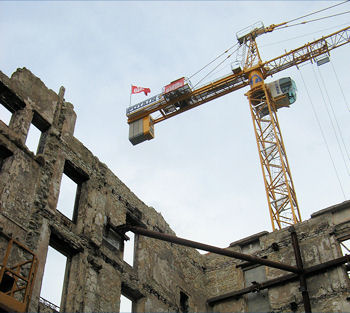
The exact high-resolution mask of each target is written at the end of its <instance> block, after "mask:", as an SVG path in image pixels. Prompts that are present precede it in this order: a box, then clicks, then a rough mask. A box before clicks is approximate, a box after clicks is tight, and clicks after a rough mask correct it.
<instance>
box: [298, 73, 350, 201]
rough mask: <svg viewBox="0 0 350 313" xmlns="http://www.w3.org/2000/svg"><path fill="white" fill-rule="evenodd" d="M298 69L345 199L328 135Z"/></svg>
mask: <svg viewBox="0 0 350 313" xmlns="http://www.w3.org/2000/svg"><path fill="white" fill-rule="evenodd" d="M298 70H299V74H300V76H301V79H302V81H303V83H304V87H305V90H306V93H307V96H308V98H309V102H310V103H311V107H312V111H313V113H314V116H315V119H316V121H317V124H318V127H319V129H320V132H321V135H322V138H323V141H324V143H325V145H326V148H327V151H328V155H329V157H330V159H331V162H332V164H333V169H334V172H335V175H336V177H337V180H338V183H339V186H340V189H341V191H342V194H343V196H344V199H346V197H345V193H344V189H343V185H342V183H341V181H340V178H339V174H338V171H337V169H336V167H335V163H334V160H333V157H332V154H331V151H330V149H329V146H328V142H327V139H326V136H325V134H324V132H323V129H322V126H321V123H320V120H319V118H318V116H317V113H316V109H315V105H314V103H313V101H312V99H311V96H310V93H309V90H308V88H307V86H306V83H305V80H304V77H303V75H302V73H301V71H300V69H299V68H298Z"/></svg>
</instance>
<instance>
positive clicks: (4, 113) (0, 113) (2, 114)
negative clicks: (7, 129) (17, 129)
mask: <svg viewBox="0 0 350 313" xmlns="http://www.w3.org/2000/svg"><path fill="white" fill-rule="evenodd" d="M12 114H13V112H12V111H11V110H10V109H9V108H8V107H7V106H5V105H4V104H2V103H1V102H0V119H1V120H2V121H3V122H4V123H5V124H6V125H7V126H10V122H11V118H12Z"/></svg>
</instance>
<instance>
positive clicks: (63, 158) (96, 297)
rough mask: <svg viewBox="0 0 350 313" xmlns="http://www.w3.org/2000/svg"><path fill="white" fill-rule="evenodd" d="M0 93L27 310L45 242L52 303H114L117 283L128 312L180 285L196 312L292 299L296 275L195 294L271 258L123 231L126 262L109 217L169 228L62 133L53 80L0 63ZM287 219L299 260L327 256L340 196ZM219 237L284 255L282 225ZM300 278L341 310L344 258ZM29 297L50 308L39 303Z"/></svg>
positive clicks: (6, 179) (238, 247) (342, 221)
mask: <svg viewBox="0 0 350 313" xmlns="http://www.w3.org/2000/svg"><path fill="white" fill-rule="evenodd" d="M0 103H1V105H4V106H5V107H7V108H8V109H9V110H10V111H12V112H13V114H12V119H11V122H10V124H9V126H7V125H6V124H4V123H3V122H2V121H0V156H2V160H3V161H2V162H1V168H0V227H1V229H0V230H1V231H2V232H3V233H5V234H7V235H9V236H11V237H15V238H16V239H18V240H19V241H20V242H22V243H23V244H25V245H26V246H27V247H28V248H29V249H31V250H33V251H34V252H35V253H36V254H37V256H38V258H39V268H38V273H37V278H36V281H35V285H34V289H33V296H32V300H31V303H30V307H29V311H31V312H34V311H38V310H39V296H40V290H41V284H42V277H43V273H44V269H45V260H46V255H47V251H48V246H49V245H51V246H52V247H53V248H55V249H57V250H58V251H60V252H61V253H63V254H65V255H66V256H67V257H68V263H67V268H66V278H65V283H64V287H63V297H62V302H61V311H63V312H73V311H75V312H102V311H104V312H107V311H108V312H118V311H119V305H120V295H121V293H123V294H125V295H126V296H128V297H129V298H131V299H133V300H134V304H133V310H135V311H137V312H170V311H171V312H173V311H181V304H180V297H181V296H180V295H181V294H182V295H184V294H185V295H187V296H188V310H189V311H196V312H199V311H202V312H206V311H215V312H225V311H227V312H232V311H237V312H244V311H264V310H265V311H276V312H277V311H290V310H291V307H290V305H291V303H295V304H296V305H297V311H299V312H301V311H303V305H302V298H301V293H300V291H299V282H298V280H296V281H292V282H288V283H286V284H283V285H279V286H276V287H273V288H269V289H266V290H263V291H262V290H261V291H259V292H255V293H250V294H247V295H244V296H241V297H239V298H237V299H232V298H227V299H225V300H222V301H219V302H216V303H215V304H213V305H208V304H207V300H208V299H209V300H210V299H211V298H213V297H216V296H220V295H223V294H226V293H230V292H233V291H237V290H241V289H243V288H245V287H248V286H250V285H251V284H252V281H256V282H257V283H259V282H263V281H265V280H270V279H273V278H276V277H280V276H283V275H285V274H286V273H285V272H283V271H281V270H276V269H271V268H267V267H265V266H258V267H257V266H253V265H252V264H247V263H246V262H242V261H239V260H236V259H232V258H228V257H224V256H218V255H215V254H211V253H209V254H206V255H201V254H199V253H198V252H197V251H196V250H194V249H190V248H185V247H180V246H177V245H173V244H170V243H166V242H162V241H159V240H155V239H150V238H146V237H143V236H135V258H134V264H133V266H130V265H129V264H127V263H126V262H125V261H123V247H124V239H126V238H125V237H124V235H123V233H122V232H120V231H119V228H118V226H121V225H124V224H131V225H142V226H145V227H147V228H148V229H151V230H156V231H160V232H163V233H167V234H174V232H173V231H172V230H171V228H170V227H169V225H168V224H167V223H166V221H165V220H164V219H163V217H162V215H161V214H160V213H158V212H156V211H155V210H154V209H153V208H151V207H148V206H147V205H146V204H144V203H143V202H142V201H141V200H140V199H138V198H137V196H136V195H134V194H133V193H132V192H131V191H130V190H129V189H128V187H127V186H125V185H124V184H123V182H121V181H120V180H119V179H118V177H116V176H115V175H114V174H113V173H112V172H111V171H110V170H109V169H108V167H107V166H106V165H105V164H103V163H102V162H100V161H99V160H98V158H97V157H96V156H94V155H93V154H92V153H91V152H90V151H89V150H88V149H87V148H86V147H85V146H84V145H83V144H82V143H81V142H79V140H77V139H76V138H75V137H74V135H73V132H74V126H75V121H76V114H75V112H74V109H73V105H72V104H70V103H68V102H66V101H65V100H64V88H61V90H60V92H59V93H58V94H56V93H55V92H53V91H52V90H49V89H48V88H47V87H46V86H45V85H44V84H43V82H41V81H40V79H39V78H37V77H35V76H34V75H33V74H32V73H31V72H30V71H28V70H27V69H25V68H23V69H18V70H17V71H16V72H15V73H14V74H13V75H12V77H11V78H8V77H6V76H5V75H4V74H2V73H1V72H0ZM31 123H33V124H35V125H36V126H37V127H38V128H39V129H40V130H41V131H42V136H41V140H40V144H39V148H38V150H37V151H36V152H35V153H33V152H31V151H29V150H28V148H27V146H26V144H25V143H26V137H27V134H28V129H29V127H30V125H31ZM1 151H5V152H1ZM63 173H65V174H66V175H67V176H69V177H70V178H71V179H73V180H74V181H75V182H76V183H77V185H78V190H79V192H78V198H79V201H78V202H76V207H75V214H74V215H73V217H66V216H65V215H63V214H62V213H61V212H60V211H59V210H58V209H57V202H58V197H59V194H60V185H61V180H62V176H63ZM295 229H296V232H297V235H298V239H299V244H300V247H301V251H302V258H303V261H304V267H309V266H312V265H317V264H319V263H322V262H325V261H328V260H332V259H334V258H337V257H339V256H341V250H340V246H339V241H341V240H344V239H347V238H350V203H348V202H346V203H343V204H340V205H337V206H335V207H332V208H329V209H326V210H323V211H320V212H317V213H315V214H314V215H313V217H312V218H311V219H310V220H308V221H306V222H303V223H302V224H300V225H297V226H296V227H295ZM276 247H278V249H276ZM228 249H231V250H234V251H238V252H243V253H247V254H254V255H257V256H260V257H266V258H268V259H270V260H275V261H279V262H283V263H286V264H291V265H295V257H294V253H293V248H292V246H291V239H290V232H289V230H288V229H284V230H281V231H275V232H273V233H268V232H263V233H260V234H257V235H253V236H251V237H249V238H245V239H242V240H240V241H238V242H235V243H232V244H231V245H230V247H229V248H228ZM0 252H1V251H0ZM53 279H54V278H53ZM307 283H308V287H309V292H310V298H311V304H312V308H313V310H314V311H329V312H332V311H350V306H349V302H348V300H347V297H348V294H349V290H350V289H349V278H348V276H347V274H346V271H345V269H344V266H338V267H335V268H332V269H329V270H327V271H325V272H324V273H321V274H318V275H315V276H312V277H309V278H308V279H307ZM209 302H210V301H209ZM40 308H41V310H42V311H46V312H49V311H50V307H45V309H44V306H43V304H42V303H41V304H40Z"/></svg>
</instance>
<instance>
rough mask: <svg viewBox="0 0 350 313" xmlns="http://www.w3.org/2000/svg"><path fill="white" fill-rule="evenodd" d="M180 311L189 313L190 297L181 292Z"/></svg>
mask: <svg viewBox="0 0 350 313" xmlns="http://www.w3.org/2000/svg"><path fill="white" fill-rule="evenodd" d="M180 311H181V312H183V313H186V312H188V311H189V303H188V295H187V294H185V293H184V292H182V291H180Z"/></svg>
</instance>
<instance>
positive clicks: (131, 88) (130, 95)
mask: <svg viewBox="0 0 350 313" xmlns="http://www.w3.org/2000/svg"><path fill="white" fill-rule="evenodd" d="M131 92H132V84H130V103H129V106H130V107H131Z"/></svg>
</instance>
